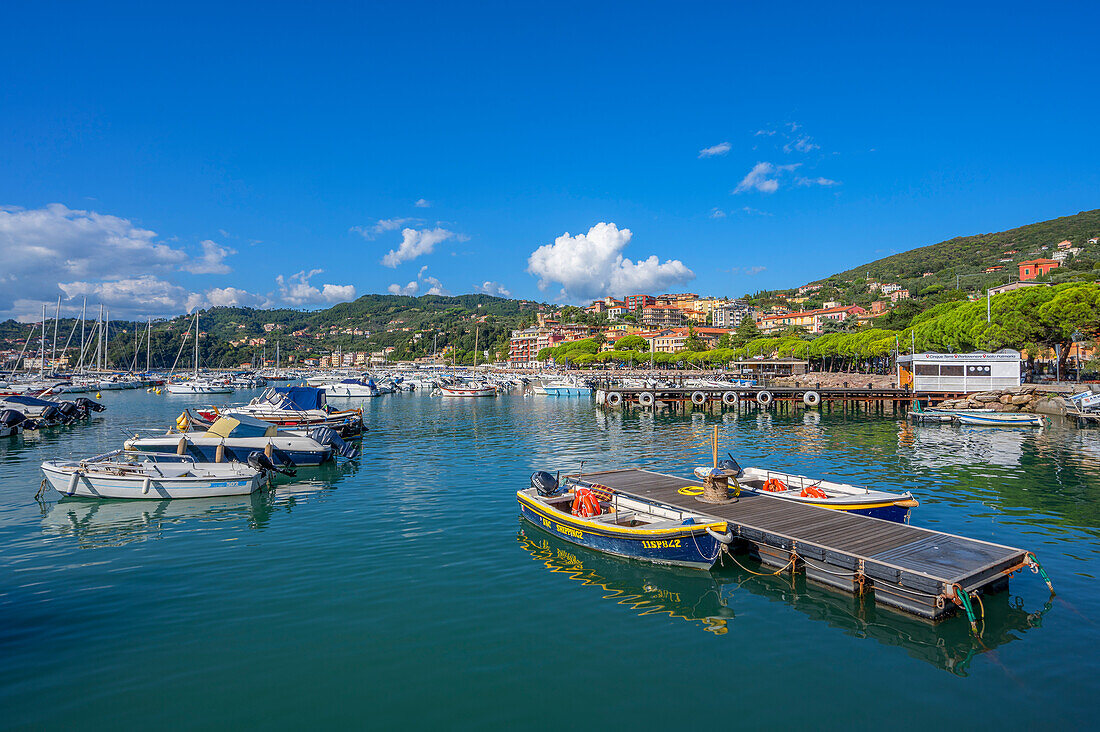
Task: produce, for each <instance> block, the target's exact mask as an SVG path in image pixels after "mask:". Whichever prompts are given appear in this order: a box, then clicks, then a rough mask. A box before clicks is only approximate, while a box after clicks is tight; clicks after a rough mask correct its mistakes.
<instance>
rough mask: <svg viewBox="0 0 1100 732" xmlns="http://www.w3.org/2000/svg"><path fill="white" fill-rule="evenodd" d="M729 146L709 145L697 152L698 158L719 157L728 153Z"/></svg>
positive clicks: (727, 144) (725, 144) (721, 144)
mask: <svg viewBox="0 0 1100 732" xmlns="http://www.w3.org/2000/svg"><path fill="white" fill-rule="evenodd" d="M731 147H732V145H730V144H729V143H728V142H720V143H718V144H717V145H711V146H710V147H704V148H703V149H702V150H700V151H699V157H701V158H713V157H716V156H719V155H725V154H726V153H728V152H729V151H730V148H731Z"/></svg>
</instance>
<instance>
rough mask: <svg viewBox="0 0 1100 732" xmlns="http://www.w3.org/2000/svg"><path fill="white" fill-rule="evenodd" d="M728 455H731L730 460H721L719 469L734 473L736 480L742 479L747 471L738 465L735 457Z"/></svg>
mask: <svg viewBox="0 0 1100 732" xmlns="http://www.w3.org/2000/svg"><path fill="white" fill-rule="evenodd" d="M726 454H727V455H729V460H719V461H718V468H719V469H720V470H725V471H727V472H730V473H733V476H734V477H735V478H740V477H741V474H742V473H744V472H745V470H744V469H743V468H742V467H741V466H740V465H738V464H737V461H736V460H734V459H733V455H730V454H729V453H728V452H727V453H726Z"/></svg>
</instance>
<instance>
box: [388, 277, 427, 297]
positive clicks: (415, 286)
mask: <svg viewBox="0 0 1100 732" xmlns="http://www.w3.org/2000/svg"><path fill="white" fill-rule="evenodd" d="M386 289H387V290H388V291H389V293H390V294H391V295H415V294H417V293H418V292H420V283H419V282H417V281H416V280H413V281H412V282H410V283H409V284H407V285H405V286H404V287H402V286H401V285H399V284H397V283H396V282H395V283H393V284H392V285H390V286H389V287H387V288H386Z"/></svg>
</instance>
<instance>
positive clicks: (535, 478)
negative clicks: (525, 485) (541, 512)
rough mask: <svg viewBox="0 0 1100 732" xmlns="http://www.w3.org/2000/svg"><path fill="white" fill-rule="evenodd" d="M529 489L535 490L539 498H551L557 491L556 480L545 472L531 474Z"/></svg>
mask: <svg viewBox="0 0 1100 732" xmlns="http://www.w3.org/2000/svg"><path fill="white" fill-rule="evenodd" d="M531 487H532V488H534V489H535V490H537V491H538V492H539V495H540V496H552V495H555V494H556V493H557V492H558V490H559V486H558V479H557V478H555V477H554V476H552V475H550V473H547V472H546V471H545V470H540V471H538V472H536V473H532V474H531Z"/></svg>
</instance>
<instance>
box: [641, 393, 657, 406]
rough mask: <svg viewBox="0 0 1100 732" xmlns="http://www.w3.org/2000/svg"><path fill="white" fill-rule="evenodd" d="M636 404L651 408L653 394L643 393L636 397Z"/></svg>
mask: <svg viewBox="0 0 1100 732" xmlns="http://www.w3.org/2000/svg"><path fill="white" fill-rule="evenodd" d="M638 404H641V405H642V406H643V407H652V406H653V394H652V393H650V392H648V391H643V392H642V393H641V394H639V395H638Z"/></svg>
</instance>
